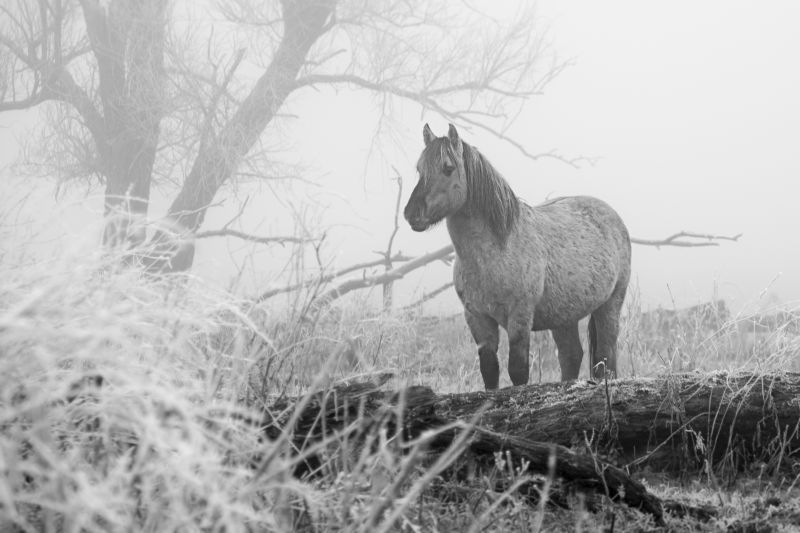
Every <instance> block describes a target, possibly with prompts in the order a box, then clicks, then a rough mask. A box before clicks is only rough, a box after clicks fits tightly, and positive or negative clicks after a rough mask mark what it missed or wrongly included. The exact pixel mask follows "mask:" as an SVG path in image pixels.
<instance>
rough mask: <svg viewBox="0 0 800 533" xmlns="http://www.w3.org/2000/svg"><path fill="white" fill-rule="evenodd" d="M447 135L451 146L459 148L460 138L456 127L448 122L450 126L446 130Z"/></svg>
mask: <svg viewBox="0 0 800 533" xmlns="http://www.w3.org/2000/svg"><path fill="white" fill-rule="evenodd" d="M447 137H448V138H449V139H450V144H452V145H453V148H455V149H456V150H460V149H461V138H460V137H459V136H458V131H456V127H455V126H453V125H452V124H450V127H449V128H448V130H447Z"/></svg>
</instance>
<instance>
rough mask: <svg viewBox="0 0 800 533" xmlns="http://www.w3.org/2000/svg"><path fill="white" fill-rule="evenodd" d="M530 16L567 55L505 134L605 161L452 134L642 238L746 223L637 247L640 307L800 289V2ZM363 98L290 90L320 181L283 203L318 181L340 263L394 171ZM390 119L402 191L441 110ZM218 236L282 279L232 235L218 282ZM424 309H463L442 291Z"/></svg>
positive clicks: (390, 188)
mask: <svg viewBox="0 0 800 533" xmlns="http://www.w3.org/2000/svg"><path fill="white" fill-rule="evenodd" d="M539 13H540V16H541V17H542V20H543V21H544V22H545V23H546V24H548V25H549V27H550V33H551V36H552V40H553V42H554V48H555V50H556V51H558V53H559V55H561V56H562V57H572V58H574V59H575V62H576V64H575V66H573V67H571V68H570V69H568V70H567V71H565V72H564V73H563V74H562V75H561V76H560V77H559V78H558V79H557V80H556V81H555V82H553V83H552V84H551V85H550V86H549V87H548V88H547V91H546V95H545V96H542V97H538V98H536V99H534V100H533V101H531V103H530V105H529V106H527V107H526V109H525V111H524V112H523V114H522V116H521V117H520V119H519V121H518V122H517V123H516V125H515V126H514V128H513V129H512V133H513V136H514V137H515V138H516V139H517V140H518V141H520V142H521V143H522V144H524V145H525V146H526V147H527V148H528V149H529V150H531V151H548V150H550V149H554V148H555V149H557V150H558V151H559V152H560V153H563V154H565V155H586V156H597V157H599V158H600V159H599V161H598V162H597V164H596V165H594V166H584V167H582V168H580V169H577V170H576V169H573V168H571V167H569V166H567V165H564V164H562V163H558V162H554V161H548V160H542V161H539V162H536V163H534V162H531V161H530V160H528V159H526V158H524V157H523V156H521V155H520V154H519V153H518V152H517V151H516V150H515V149H513V148H512V147H509V146H507V145H504V144H503V143H501V142H499V141H497V140H495V139H492V138H490V137H488V136H487V135H485V134H480V133H477V132H471V131H468V130H461V134H462V137H463V138H465V140H467V141H468V142H470V143H471V144H474V145H476V146H477V147H478V148H479V149H480V150H481V151H482V152H483V153H484V154H485V155H486V156H487V157H488V158H489V159H490V160H491V161H492V163H493V164H494V165H495V166H496V167H497V168H498V169H499V170H500V171H501V172H502V173H503V174H504V175H505V176H506V178H507V179H508V180H509V182H510V183H511V185H512V187H513V188H514V189H515V190H516V192H517V193H518V194H519V195H520V196H522V197H523V198H524V199H525V200H527V201H528V202H529V203H538V202H540V201H542V200H543V199H545V198H546V197H547V196H560V195H568V194H592V195H596V196H599V197H601V198H603V199H605V200H606V201H608V202H609V203H610V204H611V205H612V206H614V207H615V208H616V209H617V210H618V211H619V212H620V213H621V215H622V216H623V218H624V219H625V220H626V223H627V224H628V227H629V229H630V232H631V234H632V235H634V236H636V237H641V238H658V237H664V236H667V235H669V234H671V233H673V232H676V231H679V230H687V231H697V232H703V233H717V234H736V233H740V232H741V233H744V236H743V237H742V239H741V240H740V242H738V243H725V244H723V245H722V246H719V247H717V248H698V249H678V248H662V249H661V250H656V249H651V248H648V247H642V246H636V247H635V248H634V270H635V280H636V281H635V282H636V283H637V284H638V286H639V289H640V292H641V299H642V300H643V302H644V304H645V305H659V304H660V305H665V306H672V305H673V301H674V305H677V306H679V307H680V306H684V305H690V304H692V303H695V302H698V301H704V300H708V299H709V298H710V297H712V295H714V294H718V295H720V296H724V297H726V298H727V299H729V301H730V302H731V303H732V304H733V306H734V307H735V308H737V307H739V306H742V305H745V304H753V303H758V302H761V303H764V302H767V301H769V300H770V299H771V298H774V297H778V298H780V299H781V300H782V301H784V302H789V303H791V302H798V301H800V238H798V237H797V233H796V232H797V229H798V226H800V224H798V222H800V216H798V214H797V213H798V208H797V203H798V192H800V187H798V186H797V180H798V178H800V98H799V97H798V95H800V66H798V65H800V57H798V56H800V32H798V31H797V23H798V22H800V2H795V1H792V0H784V1H772V2H760V3H758V4H756V3H755V2H735V1H728V0H714V1H711V0H706V1H704V2H697V1H694V2H689V1H684V0H681V1H673V2H670V3H656V2H642V1H641V0H638V1H634V0H630V1H605V2H596V1H591V0H582V1H578V0H570V1H564V0H540V1H539ZM370 102H371V99H370V97H369V95H367V94H366V93H350V92H346V91H344V92H339V93H337V94H333V93H329V92H322V93H315V92H308V93H305V94H302V95H298V96H297V97H295V98H293V99H292V100H291V101H290V102H289V104H290V105H289V109H288V111H290V112H291V113H293V114H295V115H297V117H298V118H297V120H296V121H295V122H294V123H293V124H292V125H291V127H289V128H288V129H287V134H289V135H292V136H294V138H296V141H295V145H294V146H295V148H296V151H297V153H298V154H303V156H302V158H301V159H302V162H303V164H304V165H305V166H306V172H307V174H308V176H309V177H310V178H311V179H314V180H316V181H318V182H319V183H320V184H321V185H322V187H321V188H309V189H304V188H302V187H297V186H296V187H295V189H294V190H295V194H294V197H293V203H294V204H295V205H303V204H304V203H305V202H306V198H308V197H309V196H306V195H311V196H313V198H314V199H315V202H316V203H319V202H321V203H323V204H324V205H327V208H326V209H323V210H319V209H317V210H316V211H315V213H316V215H315V217H316V220H317V221H318V222H319V224H320V226H331V227H332V229H331V231H330V236H329V240H328V241H327V242H328V244H327V245H326V248H325V252H326V254H327V257H329V258H331V260H332V261H333V263H334V264H335V265H337V266H346V265H347V264H349V263H352V262H356V261H360V260H362V259H369V258H373V257H375V256H374V255H373V254H372V250H376V249H381V248H383V247H384V245H385V242H386V239H387V238H388V234H389V232H390V230H391V226H392V211H393V208H394V184H393V182H392V181H391V177H392V174H391V172H388V171H387V170H386V168H387V167H386V165H380V164H370V165H367V164H366V162H365V161H366V156H367V154H368V153H369V149H370V143H371V141H372V134H373V131H374V128H375V114H374V110H373V107H372V105H371V103H370ZM21 117H23V115H19V114H15V115H9V114H6V115H0V166H1V165H2V164H4V163H7V162H8V161H9V160H10V159H13V157H15V154H16V152H17V148H16V143H15V142H14V140H13V134H14V133H18V132H19V131H20V130H21V128H19V127H15V125H16V124H18V123H19V122H20V121H21V120H24V121H29V120H30V119H29V117H30V115H26V116H24V117H23V118H21ZM394 119H395V122H394V124H393V128H394V130H393V131H394V132H395V133H396V135H395V137H394V141H395V142H393V143H391V148H388V147H387V146H386V143H385V148H384V152H385V153H386V154H387V156H388V159H389V163H391V164H394V165H395V166H396V167H397V168H398V170H399V171H400V172H401V173H402V174H403V176H404V178H405V194H404V198H403V202H405V201H406V199H407V198H408V194H409V193H410V190H411V188H412V187H413V184H414V182H415V180H416V176H415V175H414V164H415V162H416V158H417V157H418V154H419V151H420V150H421V148H422V135H421V130H422V125H423V124H424V122H425V121H430V123H431V126H432V127H433V129H434V132H436V133H437V134H440V135H442V134H444V132H445V131H446V127H447V125H446V123H445V122H443V121H442V120H440V119H438V118H437V117H435V116H426V117H420V115H419V111H418V110H417V109H414V108H412V107H410V106H409V107H407V108H406V107H405V106H398V107H397V108H396V109H395V115H394ZM384 140H386V139H384ZM5 181H6V183H5V184H4V186H3V187H0V194H2V195H4V196H5V200H6V201H5V202H3V204H5V209H6V211H8V207H9V205H12V204H13V201H12V200H13V199H16V198H19V195H20V190H21V189H20V184H19V182H18V181H17V180H10V179H7V180H5ZM26 183H27V182H26ZM41 183H43V184H46V186H44V187H40V190H39V191H37V195H36V197H35V199H34V200H33V201H31V202H29V205H28V207H27V208H26V209H25V210H23V211H24V214H23V215H19V216H17V215H16V214H15V220H16V219H19V220H22V219H24V218H26V217H27V218H36V219H38V220H44V219H46V218H47V216H52V215H53V213H54V207H52V200H51V199H52V193H53V189H52V186H51V184H47V182H41ZM25 187H27V185H25V186H23V188H25ZM98 192H99V191H98ZM167 203H168V201H165V200H163V199H161V200H159V199H156V200H155V202H154V204H155V205H154V207H153V214H154V215H155V216H160V215H161V214H163V212H164V209H165V207H166V205H167ZM98 205H99V204H98V203H97V201H96V199H95V201H94V202H93V203H90V205H89V207H88V208H87V207H86V206H75V205H71V206H70V205H69V204H62V205H61V206H60V207H59V208H58V209H61V210H66V212H67V213H68V217H67V221H66V222H65V223H64V224H61V225H60V228H59V229H62V230H66V231H68V232H83V233H84V234H85V228H86V226H87V225H91V224H95V223H96V210H97V209H98ZM65 206H66V207H65ZM249 206H250V208H249V210H248V212H247V215H246V217H245V218H244V219H243V221H242V228H243V229H246V230H251V231H253V232H257V233H262V234H266V233H269V232H286V231H289V230H291V224H288V223H287V221H286V220H281V217H282V215H281V214H282V213H283V211H282V210H281V209H282V208H281V207H280V206H279V205H278V204H277V203H276V201H275V200H274V199H273V198H272V197H271V196H269V195H263V196H259V197H253V198H251V200H250V203H249ZM231 209H233V207H231V208H229V209H227V210H226V209H216V210H212V211H211V212H210V213H209V217H208V219H207V223H206V227H207V228H214V227H218V226H220V225H221V224H222V223H224V222H225V221H226V220H227V219H228V218H230V216H231ZM92 210H94V211H92ZM234 211H235V209H234ZM276 213H278V214H277V215H276ZM95 229H96V227H95ZM41 240H47V237H45V236H43V237H42V238H41ZM447 242H448V236H447V232H446V229H445V228H444V226H441V227H439V228H437V229H435V230H432V231H430V232H428V233H425V234H417V233H413V232H412V231H411V230H410V229H409V228H408V226H407V225H406V224H405V222H402V226H401V230H400V232H399V234H398V236H397V239H396V249H400V250H402V251H404V252H407V253H412V254H414V253H422V252H425V251H429V250H432V249H435V248H438V247H440V246H442V245H444V244H446V243H447ZM228 249H234V250H235V251H236V254H235V255H236V258H237V262H243V261H245V259H244V258H245V257H246V256H248V255H250V252H251V251H253V250H254V249H255V250H257V253H256V254H255V256H254V257H253V258H252V259H251V260H250V266H254V267H255V268H254V269H253V270H252V271H251V273H250V274H248V275H247V276H246V279H245V281H246V285H247V286H249V287H252V288H253V289H252V290H253V291H255V290H256V289H255V287H256V286H258V287H263V286H265V285H266V284H269V283H270V282H274V280H275V279H276V277H275V276H276V272H277V270H278V269H279V268H280V267H281V266H282V264H281V263H280V262H279V261H276V260H275V258H276V257H277V256H278V255H280V250H277V251H272V250H265V249H263V247H262V248H254V247H252V246H250V245H247V246H242V245H240V243H223V242H220V241H215V242H213V243H212V242H210V241H204V242H203V243H202V244H201V246H200V248H199V254H198V260H197V264H196V272H197V273H198V274H200V275H203V276H208V277H210V278H213V279H216V280H217V281H219V282H221V283H224V281H225V278H227V276H229V275H230V273H231V272H232V265H231V262H230V260H229V259H228ZM276 254H277V255H276ZM448 278H449V269H448V268H447V267H444V266H443V265H438V266H436V267H433V268H431V269H429V270H428V271H426V272H425V273H421V274H418V275H415V276H412V278H411V279H409V280H407V281H403V282H401V283H400V284H398V288H397V291H398V293H401V294H399V295H398V297H400V298H401V299H402V298H403V296H405V297H409V298H410V297H411V293H412V292H414V291H417V292H418V291H419V290H421V289H422V288H427V289H433V288H435V287H437V286H438V285H439V284H441V283H443V282H444V281H446V280H447V279H448ZM776 278H777V279H776ZM767 288H768V290H767V291H764V289H767ZM762 293H763V294H762ZM430 309H431V310H438V311H451V310H452V311H456V310H458V306H457V302H456V299H455V297H454V296H453V295H450V296H447V297H442V298H441V299H440V300H438V301H437V303H436V304H434V305H432V306H431V308H430Z"/></svg>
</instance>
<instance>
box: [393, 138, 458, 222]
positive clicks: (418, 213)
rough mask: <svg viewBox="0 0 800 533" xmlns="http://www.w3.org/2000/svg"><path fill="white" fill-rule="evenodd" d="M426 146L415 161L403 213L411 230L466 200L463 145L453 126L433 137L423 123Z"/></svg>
mask: <svg viewBox="0 0 800 533" xmlns="http://www.w3.org/2000/svg"><path fill="white" fill-rule="evenodd" d="M422 138H423V139H424V140H425V149H424V150H423V151H422V155H420V157H419V161H418V162H417V172H418V173H419V181H418V182H417V186H416V187H414V191H413V192H412V193H411V197H410V198H409V199H408V204H406V208H405V210H404V211H403V215H404V216H405V217H406V220H407V221H408V223H409V224H410V225H411V229H413V230H414V231H424V230H426V229H428V228H430V227H431V226H433V225H434V224H436V223H437V222H440V221H441V220H442V219H443V218H445V217H447V216H449V215H451V214H453V213H455V212H456V211H458V210H459V209H461V208H462V207H463V206H464V204H465V203H466V201H467V177H466V172H465V170H464V145H463V143H462V142H461V139H460V138H459V137H458V132H457V131H456V128H455V126H453V125H452V124H450V129H449V130H448V132H447V137H436V136H435V135H434V134H433V132H432V131H431V128H430V127H429V126H428V125H427V124H425V127H424V128H423V129H422Z"/></svg>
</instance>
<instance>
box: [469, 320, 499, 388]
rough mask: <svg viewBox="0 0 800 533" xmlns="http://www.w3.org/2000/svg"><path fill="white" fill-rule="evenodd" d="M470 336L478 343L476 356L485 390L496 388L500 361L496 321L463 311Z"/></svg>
mask: <svg viewBox="0 0 800 533" xmlns="http://www.w3.org/2000/svg"><path fill="white" fill-rule="evenodd" d="M464 316H466V318H467V325H468V326H469V330H470V332H471V333H472V338H473V339H475V343H476V344H477V345H478V358H479V359H480V364H481V376H483V384H484V386H485V387H486V390H491V389H496V388H497V387H498V385H499V384H500V363H499V362H498V361H497V346H498V343H499V342H500V334H499V330H498V326H497V322H496V321H495V320H494V319H493V318H491V317H488V316H485V315H475V314H472V313H470V312H469V311H466V310H465V311H464Z"/></svg>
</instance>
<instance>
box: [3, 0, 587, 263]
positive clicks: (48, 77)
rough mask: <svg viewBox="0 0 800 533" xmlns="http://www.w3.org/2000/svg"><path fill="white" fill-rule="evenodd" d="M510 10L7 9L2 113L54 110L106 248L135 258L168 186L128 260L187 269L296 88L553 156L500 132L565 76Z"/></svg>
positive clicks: (379, 1) (333, 6) (429, 4)
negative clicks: (99, 190) (356, 96)
mask: <svg viewBox="0 0 800 533" xmlns="http://www.w3.org/2000/svg"><path fill="white" fill-rule="evenodd" d="M521 4H522V6H523V7H522V8H520V9H521V10H520V12H519V13H517V16H515V17H513V18H512V19H511V22H507V21H503V20H500V19H497V18H494V17H492V16H491V15H490V14H489V13H481V12H479V11H477V10H476V9H475V8H474V6H473V5H472V3H468V2H463V3H462V2H449V1H445V0H435V1H427V0H281V1H261V0H232V1H226V2H218V4H217V5H214V4H213V3H212V2H210V0H209V2H199V3H193V2H190V1H189V0H183V1H180V0H175V1H174V2H166V1H165V0H103V1H101V0H9V1H8V2H4V3H3V4H2V5H0V11H2V17H0V68H2V69H3V72H2V78H3V80H2V85H0V112H2V111H8V110H17V109H28V108H32V107H35V106H39V105H41V104H46V106H47V109H49V110H51V111H52V113H51V115H52V117H53V118H54V120H51V121H50V123H49V126H48V128H49V129H48V133H49V134H50V135H51V138H52V139H54V140H57V141H58V143H56V144H57V146H58V147H59V150H60V152H58V154H53V153H52V152H51V153H50V154H49V157H51V158H54V159H55V160H56V161H57V163H58V164H59V166H62V167H66V166H68V165H66V161H67V160H69V161H71V162H73V163H74V165H72V166H71V167H70V168H72V169H73V171H72V172H71V174H72V175H81V176H84V177H85V176H93V177H94V178H95V180H96V181H95V182H99V183H102V184H104V185H105V206H106V215H107V219H106V220H107V222H106V230H105V235H104V243H105V244H107V245H110V246H114V245H120V244H123V245H125V246H130V247H140V245H141V244H142V243H144V242H145V240H146V235H145V229H144V228H145V227H144V225H142V224H137V223H135V222H136V221H137V220H139V219H145V218H146V217H147V216H148V215H149V212H148V210H149V200H150V190H151V186H152V185H153V183H154V181H155V180H161V181H164V182H168V183H174V184H175V185H176V186H177V187H178V192H177V194H176V196H175V198H174V200H173V201H172V204H171V206H170V207H169V209H168V212H167V215H166V223H165V224H162V225H161V226H160V227H159V229H157V230H156V231H155V232H154V234H153V236H152V238H151V244H155V245H156V246H155V248H156V250H157V253H156V254H152V253H150V254H147V255H144V256H143V255H141V254H139V258H140V259H143V260H144V261H145V262H146V264H147V266H149V267H151V268H153V269H156V270H160V271H174V270H186V269H188V268H190V267H191V265H192V263H193V259H194V244H193V239H194V236H195V234H196V232H197V231H198V229H199V228H200V227H201V225H202V224H203V220H204V217H205V214H206V211H207V209H208V208H209V206H210V205H212V202H213V201H214V199H215V197H217V196H218V194H219V191H220V188H221V187H222V186H223V185H224V184H226V183H228V182H235V181H236V180H238V179H241V178H242V177H243V176H245V175H246V174H256V175H258V174H264V175H268V174H269V173H270V172H271V171H273V170H274V169H271V167H270V165H271V164H272V163H273V160H272V159H271V158H270V157H269V153H268V152H267V151H266V149H265V148H264V146H263V142H264V138H265V137H268V136H269V135H270V134H273V135H274V133H273V132H274V130H275V128H276V127H277V125H278V122H279V119H280V118H281V117H280V115H281V114H283V111H282V110H283V109H284V108H285V107H286V106H287V100H288V99H289V98H290V97H291V95H293V94H294V93H297V92H300V91H306V90H309V89H319V88H320V87H325V86H328V87H349V88H355V89H359V90H365V91H368V92H370V93H372V94H374V95H375V96H376V97H377V102H378V104H382V106H381V108H382V109H383V114H382V115H380V116H379V117H378V120H379V121H381V120H382V119H383V118H385V117H386V116H388V113H389V111H387V109H389V108H390V104H392V103H393V102H394V101H400V100H402V101H406V102H410V103H412V104H413V105H416V106H417V107H418V108H420V109H421V110H423V111H429V112H433V113H436V114H438V115H440V116H442V117H444V118H446V119H447V120H449V121H451V122H454V123H457V124H461V125H465V126H467V125H468V126H471V127H473V128H476V129H482V130H485V131H488V132H491V133H493V134H495V135H496V136H497V137H499V138H501V139H504V140H506V141H508V142H510V143H512V144H514V145H515V146H517V147H518V148H519V149H520V150H521V151H522V152H523V153H525V154H526V155H527V156H529V157H531V158H538V157H556V158H559V159H561V157H560V156H559V155H558V154H556V153H553V152H545V153H542V154H535V153H532V152H530V151H529V150H528V149H527V148H526V147H524V146H522V145H520V144H518V143H516V142H514V140H513V139H510V138H508V137H507V136H506V133H505V131H506V127H507V126H508V124H510V123H511V122H512V121H513V120H514V118H515V117H516V115H517V113H518V112H519V110H520V109H521V106H522V104H523V103H524V101H525V100H526V99H527V98H529V97H531V96H533V95H536V94H539V93H541V92H542V90H543V89H544V87H545V86H546V85H547V84H548V82H549V81H551V80H552V79H553V78H554V77H555V76H557V75H558V73H559V72H560V71H561V70H562V69H563V68H564V67H565V66H566V63H565V62H560V61H557V60H556V59H555V58H553V57H552V56H550V55H548V53H547V49H546V41H545V40H544V39H543V34H542V32H540V31H538V29H537V27H536V25H535V17H534V12H533V10H532V9H530V8H529V7H527V3H525V2H522V3H521ZM193 9H194V10H195V11H194V12H193V11H192V10H193ZM176 12H181V13H194V16H195V17H196V18H193V17H191V16H187V17H185V19H186V20H199V21H200V22H198V23H197V24H187V23H185V21H182V20H181V17H177V16H175V13H176ZM198 13H202V16H200V15H199V14H198ZM216 28H224V31H217V30H216ZM378 127H379V128H380V123H379V124H378ZM265 155H266V157H264V156H265ZM258 156H261V158H259V157H258ZM254 161H255V163H254ZM564 161H566V162H568V163H570V164H575V162H576V161H575V160H567V159H564ZM184 176H185V177H184ZM67 177H70V176H67ZM212 231H213V230H212ZM228 234H230V232H228ZM137 253H138V252H137ZM387 261H388V258H387ZM387 266H388V263H387Z"/></svg>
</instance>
